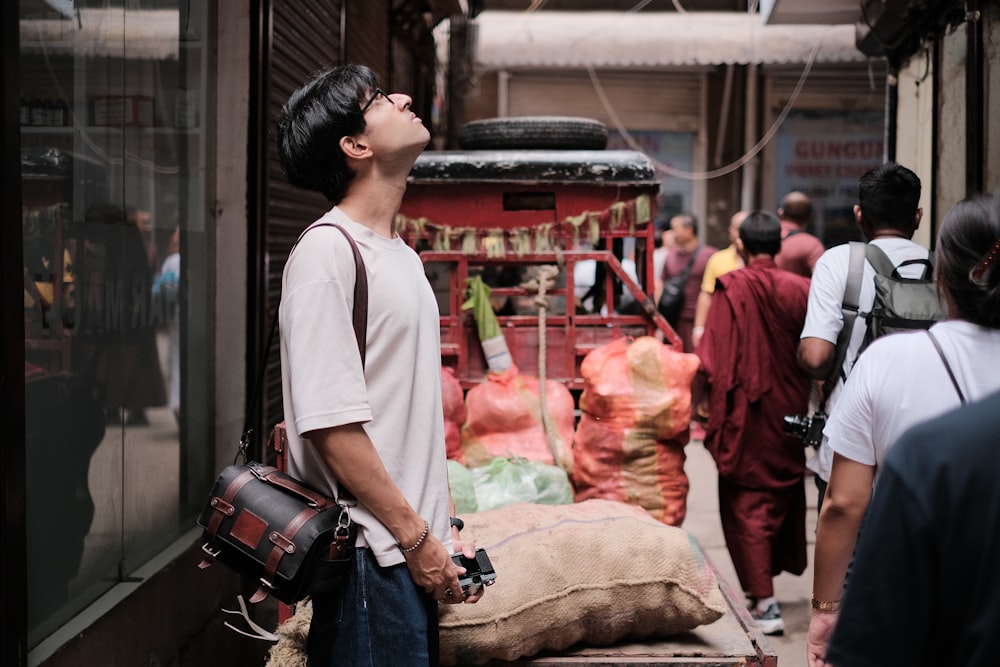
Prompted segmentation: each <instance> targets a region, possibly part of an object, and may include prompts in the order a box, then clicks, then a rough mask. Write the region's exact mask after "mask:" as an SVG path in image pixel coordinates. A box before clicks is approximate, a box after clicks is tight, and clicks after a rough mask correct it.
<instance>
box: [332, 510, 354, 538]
mask: <svg viewBox="0 0 1000 667" xmlns="http://www.w3.org/2000/svg"><path fill="white" fill-rule="evenodd" d="M350 529H351V510H350V508H349V507H348V506H347V505H340V516H339V517H337V528H336V530H334V532H333V535H334V540H335V541H336V542H338V543H341V544H342V543H344V542H346V541H347V540H348V539H350V537H351V530H350Z"/></svg>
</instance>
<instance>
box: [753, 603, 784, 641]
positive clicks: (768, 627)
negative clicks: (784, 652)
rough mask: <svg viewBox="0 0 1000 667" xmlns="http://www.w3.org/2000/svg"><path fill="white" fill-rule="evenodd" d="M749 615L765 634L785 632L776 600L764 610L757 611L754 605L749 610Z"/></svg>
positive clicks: (781, 633)
mask: <svg viewBox="0 0 1000 667" xmlns="http://www.w3.org/2000/svg"><path fill="white" fill-rule="evenodd" d="M750 617H751V618H753V620H754V623H756V624H757V627H758V628H760V631H761V632H763V633H764V634H765V635H783V634H785V622H784V621H783V620H782V619H781V608H780V607H778V603H777V602H772V603H771V606H769V607H768V608H767V609H765V610H764V611H759V610H758V609H757V608H756V607H754V608H753V609H751V610H750Z"/></svg>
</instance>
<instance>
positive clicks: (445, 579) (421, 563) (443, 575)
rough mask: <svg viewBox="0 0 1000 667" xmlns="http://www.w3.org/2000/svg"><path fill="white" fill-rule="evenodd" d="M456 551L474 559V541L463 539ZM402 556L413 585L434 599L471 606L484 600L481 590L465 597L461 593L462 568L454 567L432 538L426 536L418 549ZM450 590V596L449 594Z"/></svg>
mask: <svg viewBox="0 0 1000 667" xmlns="http://www.w3.org/2000/svg"><path fill="white" fill-rule="evenodd" d="M455 548H456V549H461V553H462V554H463V555H464V556H465V557H466V558H475V557H476V544H475V542H469V541H464V540H463V541H461V542H459V543H457V544H456V545H455ZM405 557H406V567H407V568H408V569H409V570H410V576H411V577H412V578H413V581H414V583H416V584H417V586H420V587H421V588H423V589H424V590H425V591H427V592H428V593H431V594H433V595H434V599H435V600H437V601H438V602H443V603H445V604H462V603H468V604H472V603H474V602H478V601H479V599H480V598H481V597H483V592H482V590H480V591H479V592H478V593H477V594H475V595H470V596H468V597H466V596H465V595H464V594H463V593H462V587H461V586H460V585H459V583H458V577H459V576H460V575H462V574H465V568H463V567H460V566H458V565H455V562H454V561H452V559H451V554H449V553H448V550H447V549H445V548H444V545H443V544H441V541H440V540H439V539H437V538H436V537H434V536H433V535H428V536H427V537H426V538H425V541H424V543H423V544H422V545H420V548H419V549H415V550H414V551H411V552H408V553H406V554H405ZM449 591H450V592H451V595H449V594H448V593H449Z"/></svg>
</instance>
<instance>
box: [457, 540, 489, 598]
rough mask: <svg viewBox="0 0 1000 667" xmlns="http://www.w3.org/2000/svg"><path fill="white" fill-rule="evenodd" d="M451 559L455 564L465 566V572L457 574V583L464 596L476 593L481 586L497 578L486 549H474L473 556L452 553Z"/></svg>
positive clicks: (487, 584)
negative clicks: (474, 553) (460, 586)
mask: <svg viewBox="0 0 1000 667" xmlns="http://www.w3.org/2000/svg"><path fill="white" fill-rule="evenodd" d="M451 560H452V562H453V563H455V565H458V566H460V567H464V568H465V574H462V575H459V577H458V583H460V584H461V585H462V592H463V593H465V596H466V597H468V596H470V595H476V594H477V593H479V591H481V590H482V588H483V586H492V585H493V582H494V581H496V579H497V573H496V572H494V571H493V563H491V562H490V557H489V556H487V555H486V549H476V557H475V558H466V557H465V556H463V555H462V554H452V555H451Z"/></svg>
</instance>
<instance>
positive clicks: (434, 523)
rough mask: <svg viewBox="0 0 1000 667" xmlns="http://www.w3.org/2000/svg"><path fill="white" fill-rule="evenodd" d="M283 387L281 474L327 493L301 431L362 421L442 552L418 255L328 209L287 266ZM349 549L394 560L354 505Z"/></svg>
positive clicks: (438, 458)
mask: <svg viewBox="0 0 1000 667" xmlns="http://www.w3.org/2000/svg"><path fill="white" fill-rule="evenodd" d="M329 222H334V223H338V224H340V225H341V226H342V227H344V228H345V229H346V230H347V231H348V233H350V235H351V237H352V238H353V239H354V240H355V242H356V243H357V245H358V248H359V249H360V251H361V256H362V257H363V258H364V261H365V265H366V272H367V276H368V333H367V336H368V345H367V352H366V359H365V365H364V369H363V370H362V365H361V357H360V353H359V352H358V347H357V344H356V342H355V341H356V338H355V334H354V329H353V325H352V319H351V316H352V315H351V313H352V308H353V305H354V304H353V301H354V283H355V264H354V255H353V254H352V252H351V247H350V245H349V244H348V242H347V239H346V238H344V235H343V234H342V233H341V232H340V231H339V230H337V229H335V228H333V227H328V226H317V225H319V224H320V223H329ZM280 323H281V386H282V392H283V402H284V410H285V422H286V428H287V431H288V452H289V457H288V469H289V473H290V474H291V475H292V476H294V477H297V478H298V479H301V480H303V481H304V482H306V483H308V484H310V485H312V486H314V487H316V488H318V489H325V490H326V491H327V492H328V493H329V494H330V495H331V496H334V495H335V494H336V490H337V481H336V479H334V478H333V476H332V475H331V473H330V470H329V468H328V467H327V465H326V463H325V462H324V461H323V459H322V457H321V456H320V455H319V453H318V452H317V451H316V449H315V448H314V447H313V445H312V444H311V443H310V442H309V441H308V440H305V439H304V438H302V436H301V435H300V434H302V433H307V432H309V431H312V430H315V429H320V428H329V427H334V426H342V425H344V424H352V423H363V424H364V428H365V431H366V432H367V434H368V436H369V438H370V439H371V441H372V443H373V445H374V446H375V449H376V450H377V451H378V454H379V457H380V458H381V459H382V463H383V464H384V466H385V468H386V470H387V471H388V473H389V476H390V477H391V478H392V480H393V481H394V482H395V484H396V485H397V486H398V487H399V489H400V491H401V492H402V493H403V495H404V496H405V497H406V499H407V501H409V503H410V504H411V505H412V506H413V507H414V509H415V510H416V511H417V513H418V514H419V515H420V516H421V517H423V518H424V519H425V520H426V521H427V522H428V524H429V525H430V531H431V532H432V533H433V534H434V535H435V536H436V537H437V538H438V539H439V540H441V542H442V543H443V544H444V546H445V547H446V548H447V549H449V550H451V549H452V548H453V547H452V538H451V532H452V531H451V528H450V525H449V506H448V500H449V491H448V472H447V461H446V458H445V441H444V411H443V407H442V398H441V345H440V321H439V312H438V307H437V300H436V299H435V296H434V291H433V289H432V288H431V286H430V283H429V282H428V281H427V278H426V277H425V274H424V269H423V264H422V263H421V261H420V257H419V256H418V255H417V254H416V252H414V251H413V249H412V248H410V247H409V246H407V245H406V244H405V243H403V241H402V240H401V239H400V238H399V237H396V238H393V239H388V238H385V237H382V236H379V235H377V234H375V233H374V232H372V231H371V230H370V229H368V228H367V227H364V226H363V225H360V224H358V223H356V222H354V221H353V220H351V219H350V218H348V217H347V216H346V215H345V214H344V213H343V212H341V211H340V209H338V208H336V207H335V208H333V209H332V210H331V211H329V212H327V213H326V214H325V215H324V216H323V217H322V218H320V220H318V221H317V222H316V223H314V224H313V226H312V227H311V228H310V230H309V231H308V232H307V233H306V234H305V235H304V236H303V237H302V240H301V241H300V242H299V244H298V246H296V248H295V249H294V251H293V252H292V254H291V256H290V257H289V260H288V263H287V265H286V266H285V272H284V276H283V280H282V297H281V306H280ZM351 518H352V519H353V520H354V521H355V522H356V523H357V524H358V526H359V531H358V546H361V547H364V546H367V547H369V548H370V549H371V550H372V552H373V554H374V555H375V557H376V558H377V560H378V562H379V564H380V565H383V566H389V565H395V564H398V563H402V562H403V554H402V553H401V552H400V550H399V549H398V548H397V545H396V540H395V539H394V538H393V536H392V535H391V534H390V533H389V531H388V530H387V529H386V528H385V526H383V525H382V523H381V522H379V521H378V520H377V519H376V518H375V517H374V516H373V515H372V514H371V513H370V512H369V511H368V510H367V509H366V508H365V507H364V506H361V505H359V506H358V507H356V508H354V509H352V510H351Z"/></svg>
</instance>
